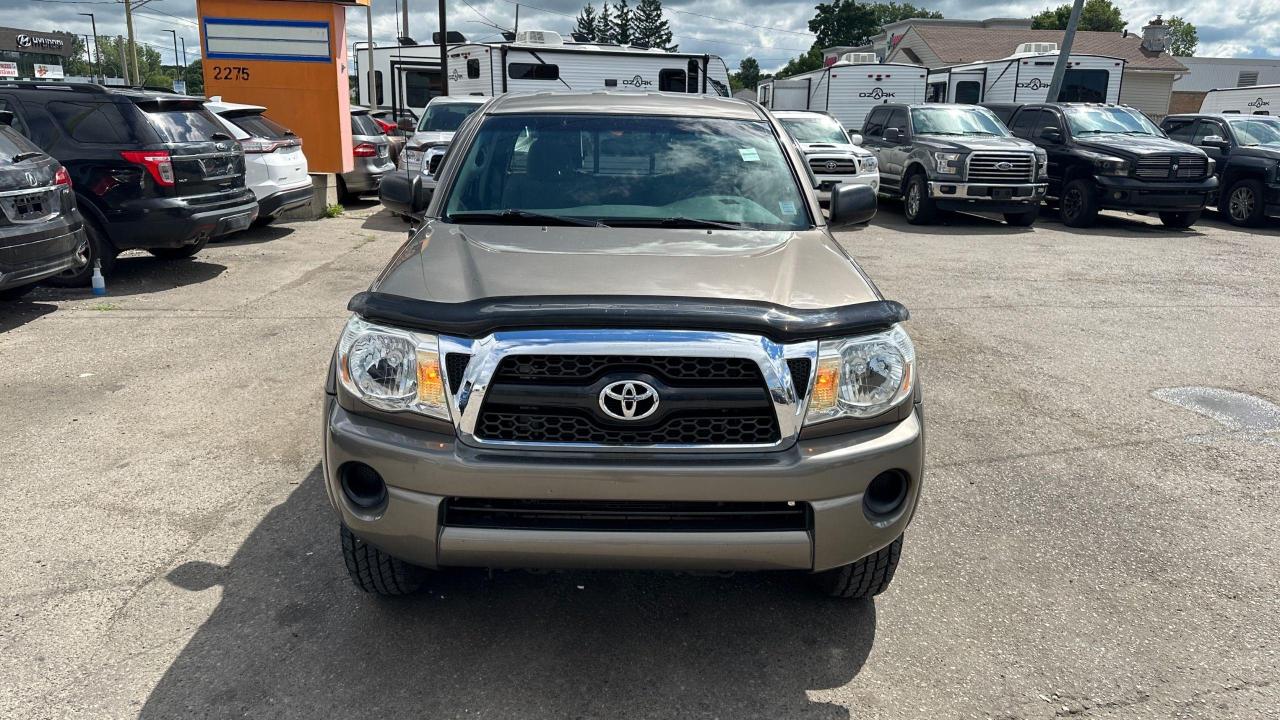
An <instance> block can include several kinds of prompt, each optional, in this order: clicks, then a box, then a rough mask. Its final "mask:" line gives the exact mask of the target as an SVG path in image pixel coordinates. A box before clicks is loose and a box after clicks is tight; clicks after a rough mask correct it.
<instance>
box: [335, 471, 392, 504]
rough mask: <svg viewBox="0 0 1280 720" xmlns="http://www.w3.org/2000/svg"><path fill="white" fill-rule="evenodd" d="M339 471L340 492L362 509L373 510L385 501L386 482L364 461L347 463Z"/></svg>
mask: <svg viewBox="0 0 1280 720" xmlns="http://www.w3.org/2000/svg"><path fill="white" fill-rule="evenodd" d="M339 472H340V477H341V479H342V494H343V495H346V496H347V500H348V501H349V502H350V503H351V504H352V505H355V506H356V507H358V508H360V509H362V510H373V509H376V508H379V507H382V505H383V504H384V503H385V502H386V501H387V484H386V483H385V482H383V481H382V476H381V475H379V474H378V471H377V470H374V469H373V468H371V467H369V466H368V465H365V464H364V463H358V462H353V463H347V464H346V465H343V466H342V468H341V470H340V471H339Z"/></svg>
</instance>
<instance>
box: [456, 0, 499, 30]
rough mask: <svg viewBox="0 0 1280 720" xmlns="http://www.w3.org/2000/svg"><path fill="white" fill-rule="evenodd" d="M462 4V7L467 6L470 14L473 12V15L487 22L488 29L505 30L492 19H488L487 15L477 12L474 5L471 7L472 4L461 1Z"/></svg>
mask: <svg viewBox="0 0 1280 720" xmlns="http://www.w3.org/2000/svg"><path fill="white" fill-rule="evenodd" d="M462 4H463V5H466V6H467V7H469V8H471V12H473V13H475V14H476V15H479V16H480V17H482V18H484V19H485V20H487V21H488V22H489V27H491V28H494V29H496V30H506V28H504V27H502V26H501V25H499V24H498V23H496V22H494V20H493V18H491V17H489V16H488V15H485V14H484V13H482V12H480V11H479V10H477V9H476V6H475V5H472V4H471V3H469V2H467V0H462Z"/></svg>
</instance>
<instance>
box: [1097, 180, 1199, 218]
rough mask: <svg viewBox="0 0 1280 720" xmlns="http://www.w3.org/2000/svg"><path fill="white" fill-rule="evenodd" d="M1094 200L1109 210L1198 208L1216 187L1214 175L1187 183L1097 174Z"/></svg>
mask: <svg viewBox="0 0 1280 720" xmlns="http://www.w3.org/2000/svg"><path fill="white" fill-rule="evenodd" d="M1096 181H1097V183H1098V204H1099V206H1100V207H1103V208H1107V209H1110V210H1202V209H1204V206H1205V204H1207V203H1209V202H1211V201H1212V199H1213V195H1214V193H1215V192H1217V189H1218V178H1216V177H1213V176H1210V177H1208V178H1205V179H1204V180H1198V181H1196V182H1187V183H1167V182H1150V181H1147V180H1139V179H1137V178H1131V177H1119V176H1112V175H1099V176H1097V177H1096Z"/></svg>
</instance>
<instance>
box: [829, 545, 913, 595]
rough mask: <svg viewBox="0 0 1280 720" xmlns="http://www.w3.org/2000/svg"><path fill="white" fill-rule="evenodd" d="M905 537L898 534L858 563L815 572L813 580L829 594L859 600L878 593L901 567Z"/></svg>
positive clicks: (887, 584)
mask: <svg viewBox="0 0 1280 720" xmlns="http://www.w3.org/2000/svg"><path fill="white" fill-rule="evenodd" d="M902 538H903V536H902V535H899V536H898V539H897V540H894V541H893V542H891V543H889V545H888V546H886V547H883V548H881V549H880V550H877V551H876V552H873V553H871V554H870V555H868V556H866V557H864V558H862V559H861V560H859V561H857V562H855V563H850V564H848V565H841V566H840V567H836V568H831V569H830V570H823V571H822V572H819V573H816V574H814V576H813V579H814V582H816V583H817V584H818V587H819V588H821V589H822V591H823V592H825V593H826V594H827V595H828V596H830V597H836V598H845V599H849V600H857V599H862V598H869V597H874V596H876V595H879V594H880V593H882V592H884V591H885V590H887V589H888V588H889V583H890V582H892V581H893V573H894V571H896V570H897V569H898V558H899V557H901V556H902Z"/></svg>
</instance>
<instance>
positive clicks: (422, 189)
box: [409, 182, 436, 216]
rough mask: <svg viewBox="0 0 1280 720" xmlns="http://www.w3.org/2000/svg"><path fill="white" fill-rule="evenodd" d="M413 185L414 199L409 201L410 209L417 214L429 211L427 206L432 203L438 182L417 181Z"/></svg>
mask: <svg viewBox="0 0 1280 720" xmlns="http://www.w3.org/2000/svg"><path fill="white" fill-rule="evenodd" d="M413 185H414V187H413V200H412V201H411V202H410V203H409V209H410V210H412V211H413V213H414V214H415V215H418V216H421V215H422V214H423V213H425V212H426V211H427V206H428V205H430V204H431V197H432V196H433V195H435V194H436V184H435V183H434V182H430V183H427V182H417V183H414V184H413Z"/></svg>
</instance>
